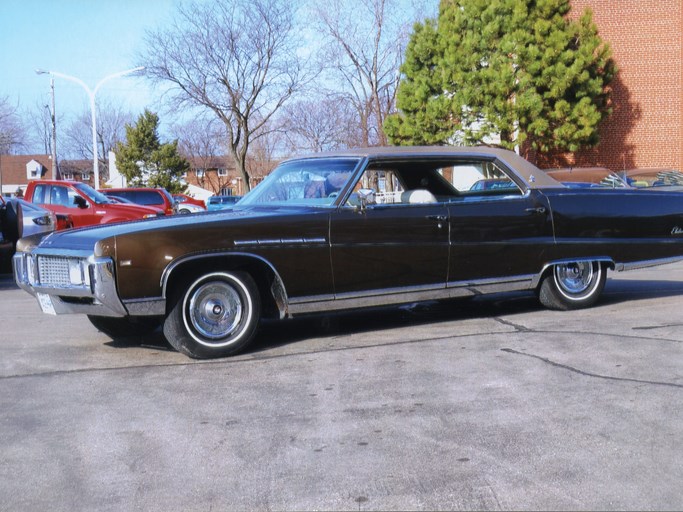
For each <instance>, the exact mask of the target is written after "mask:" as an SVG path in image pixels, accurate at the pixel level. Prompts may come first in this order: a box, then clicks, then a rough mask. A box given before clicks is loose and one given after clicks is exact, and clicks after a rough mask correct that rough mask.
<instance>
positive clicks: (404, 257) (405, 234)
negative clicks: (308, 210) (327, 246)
mask: <svg viewBox="0 0 683 512" xmlns="http://www.w3.org/2000/svg"><path fill="white" fill-rule="evenodd" d="M361 181H362V180H361ZM370 181H372V180H370ZM398 188H399V190H397V191H395V192H393V196H392V193H384V194H383V196H382V197H380V199H379V202H378V203H377V204H371V205H368V206H367V207H365V208H360V207H358V206H354V205H352V204H347V205H346V206H342V207H341V208H340V209H339V210H337V211H336V212H335V213H333V214H332V216H331V220H330V243H331V258H332V269H333V276H334V289H335V294H336V296H337V297H338V298H343V297H348V296H353V295H358V296H363V295H373V294H382V293H397V292H414V291H420V290H428V289H434V288H436V289H439V288H441V289H443V288H445V283H446V273H447V269H448V251H449V239H448V221H447V215H448V210H447V207H446V205H445V204H444V203H443V202H438V201H437V200H436V198H435V197H433V196H432V195H431V194H429V193H428V192H427V191H426V190H425V191H421V192H422V193H423V194H422V195H423V196H425V197H429V196H431V198H429V199H425V200H424V201H419V202H410V201H405V200H402V199H401V196H402V195H403V196H405V191H403V190H402V189H400V187H398Z"/></svg>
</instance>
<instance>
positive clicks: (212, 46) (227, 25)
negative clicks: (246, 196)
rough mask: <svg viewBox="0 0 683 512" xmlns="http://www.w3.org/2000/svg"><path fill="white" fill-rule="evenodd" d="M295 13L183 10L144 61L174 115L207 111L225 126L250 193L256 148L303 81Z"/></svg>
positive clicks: (275, 2)
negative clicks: (187, 108)
mask: <svg viewBox="0 0 683 512" xmlns="http://www.w3.org/2000/svg"><path fill="white" fill-rule="evenodd" d="M292 9H293V7H292V4H291V3H290V2H286V1H284V0H212V1H208V2H202V3H192V4H189V5H187V6H182V5H181V6H179V7H178V10H177V16H176V18H175V20H174V22H173V23H172V25H171V26H170V27H168V28H165V29H160V30H157V31H152V32H148V34H147V37H146V49H145V51H144V53H143V54H142V55H141V57H140V61H141V62H140V64H141V65H144V66H145V67H146V73H147V75H148V76H149V77H150V78H151V79H152V80H153V81H154V82H155V83H163V84H170V86H171V87H170V89H169V90H168V92H167V98H168V99H169V101H170V102H171V103H172V105H173V106H174V107H175V108H176V109H180V108H182V107H185V106H190V107H203V108H207V109H209V110H210V111H212V112H213V113H214V114H215V115H216V117H217V118H218V119H220V120H221V121H222V123H223V124H224V125H225V129H226V133H227V142H228V143H227V149H228V151H229V152H230V155H231V156H232V157H233V159H234V161H235V166H236V168H237V170H238V171H239V172H240V174H241V176H242V178H243V179H244V182H245V185H246V188H247V190H248V189H249V173H248V170H247V168H246V159H247V155H248V152H249V146H250V144H251V143H252V142H253V139H254V137H255V136H256V134H259V133H264V132H263V130H262V128H263V127H264V126H266V125H267V123H268V122H269V120H270V119H271V118H272V117H273V115H274V114H275V113H276V112H277V111H278V110H279V109H280V108H281V107H282V105H283V104H284V103H285V102H286V101H287V100H288V99H289V98H290V97H291V96H292V95H293V94H294V93H295V92H296V91H297V90H298V89H299V88H300V87H301V86H302V83H303V81H304V76H303V73H302V61H301V59H300V58H299V56H298V54H297V46H296V39H295V38H296V35H297V32H296V31H295V29H294V24H293V11H292Z"/></svg>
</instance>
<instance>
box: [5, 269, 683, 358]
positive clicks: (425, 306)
mask: <svg viewBox="0 0 683 512" xmlns="http://www.w3.org/2000/svg"><path fill="white" fill-rule="evenodd" d="M0 286H1V283H0ZM676 295H682V296H683V282H679V281H645V280H619V279H609V280H608V281H607V284H606V286H605V291H604V293H603V295H602V296H601V298H600V300H599V301H598V303H597V304H596V305H595V306H594V307H601V306H606V305H610V304H615V303H620V302H627V301H630V300H638V299H649V298H658V297H669V296H676ZM544 310H545V309H544V308H543V306H541V304H540V303H539V302H538V299H537V298H536V295H535V294H534V293H533V292H507V293H500V294H490V295H480V296H474V297H468V298H458V299H448V300H439V301H426V302H416V303H410V304H404V305H400V306H386V307H376V308H366V309H360V310H350V311H340V312H334V313H327V314H323V313H317V314H310V315H303V316H299V317H295V318H292V319H286V320H264V321H262V322H261V325H260V327H259V331H258V332H257V334H256V338H255V339H254V341H253V342H252V344H251V345H250V346H249V347H248V348H247V349H246V350H245V351H244V352H242V354H253V355H257V354H258V353H261V352H265V351H268V350H271V349H274V348H278V347H284V346H287V345H289V344H291V343H296V342H300V341H303V340H306V339H310V338H331V337H335V336H345V335H352V334H360V333H364V332H373V331H382V330H386V329H393V328H396V327H401V326H418V325H421V324H434V323H439V322H452V321H457V320H467V319H475V318H485V317H488V318H493V317H499V316H507V315H513V314H519V313H530V312H533V311H544ZM105 345H107V346H111V347H115V348H121V349H125V348H133V347H135V348H148V349H151V350H163V351H169V352H174V351H175V349H173V347H171V345H170V344H169V343H168V342H167V341H166V338H165V337H164V335H163V333H162V331H161V329H160V328H159V329H157V330H156V331H154V332H152V333H151V334H146V335H144V336H127V337H119V338H113V339H112V340H111V341H109V342H106V343H105Z"/></svg>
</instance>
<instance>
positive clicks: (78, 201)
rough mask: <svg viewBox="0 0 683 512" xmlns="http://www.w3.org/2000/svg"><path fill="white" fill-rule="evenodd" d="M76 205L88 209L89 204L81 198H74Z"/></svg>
mask: <svg viewBox="0 0 683 512" xmlns="http://www.w3.org/2000/svg"><path fill="white" fill-rule="evenodd" d="M74 204H75V205H76V206H78V207H79V208H81V209H83V208H87V207H88V203H87V202H86V201H85V199H83V198H82V197H81V196H76V197H74Z"/></svg>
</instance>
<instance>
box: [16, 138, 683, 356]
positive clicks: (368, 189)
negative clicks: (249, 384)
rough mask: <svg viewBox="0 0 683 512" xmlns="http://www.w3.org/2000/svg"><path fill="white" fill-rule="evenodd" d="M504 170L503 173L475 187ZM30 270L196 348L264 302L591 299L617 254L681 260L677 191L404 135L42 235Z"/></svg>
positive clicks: (241, 323)
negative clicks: (551, 171)
mask: <svg viewBox="0 0 683 512" xmlns="http://www.w3.org/2000/svg"><path fill="white" fill-rule="evenodd" d="M481 180H495V183H496V184H497V186H496V187H489V188H487V187H473V185H474V184H475V183H477V182H480V181H481ZM17 251H18V252H17V254H16V255H15V257H14V272H15V278H16V281H17V283H18V284H19V286H20V287H22V288H23V289H24V290H26V291H28V292H29V293H31V294H33V295H35V296H36V297H37V299H38V302H39V304H40V307H41V308H42V309H43V311H44V312H46V313H52V314H61V313H84V314H87V315H88V317H89V318H90V320H91V322H92V323H93V324H94V325H95V326H96V327H97V328H98V329H100V330H101V331H103V332H106V333H108V334H110V335H112V336H114V337H115V336H120V335H125V334H127V333H141V332H144V331H145V330H148V329H154V328H157V327H159V326H160V325H161V326H162V327H163V332H164V335H165V336H166V338H167V339H168V341H169V342H170V344H171V345H172V346H173V347H175V348H176V349H177V350H179V351H181V352H183V353H185V354H187V355H189V356H191V357H197V358H206V357H219V356H227V355H230V354H233V353H235V352H237V351H239V350H242V349H244V348H245V347H246V346H247V345H248V344H249V342H250V341H251V340H252V339H253V338H254V335H255V332H256V330H257V328H258V325H259V320H260V319H262V318H276V319H277V318H280V319H284V318H286V317H290V316H293V315H299V314H307V313H313V312H321V311H330V310H340V309H350V308H361V307H367V306H376V305H385V304H399V303H406V302H415V301H420V300H431V299H440V298H448V297H459V296H468V295H476V294H482V293H490V292H500V291H508V290H531V291H535V292H536V293H537V295H538V298H539V300H540V302H541V303H542V304H543V305H545V306H547V307H549V308H554V309H574V308H583V307H588V306H591V305H593V304H594V303H595V302H596V301H597V300H598V298H599V297H600V293H601V292H602V290H603V287H604V285H605V278H606V274H607V272H608V271H609V270H616V271H620V270H627V269H631V268H639V267H643V266H649V265H657V264H662V263H668V262H673V261H677V260H681V259H683V206H682V204H681V201H680V194H677V193H671V194H669V193H666V192H649V191H643V190H636V189H630V188H621V189H620V188H570V187H567V186H564V185H562V184H561V183H560V182H558V181H556V180H555V179H553V178H552V177H550V176H548V175H547V174H546V173H544V172H542V171H540V170H539V169H537V168H536V167H535V166H533V165H532V164H530V163H529V162H528V161H526V160H524V159H523V158H521V157H520V156H518V155H516V154H515V153H512V152H509V151H505V150H500V149H492V148H455V147H436V148H430V147H419V148H418V147H400V148H372V149H360V150H350V151H342V152H337V153H326V154H316V155H314V156H310V157H302V158H296V159H292V160H288V161H285V162H283V163H281V164H280V165H279V166H278V167H277V168H276V169H275V170H274V171H273V172H272V173H271V174H270V175H269V176H268V177H267V178H266V179H265V180H264V181H263V183H261V184H259V185H258V186H257V187H255V188H254V189H253V190H252V191H251V192H250V193H249V194H247V195H246V196H245V197H244V198H243V199H242V200H241V201H240V202H239V203H238V204H237V205H236V206H235V207H234V208H232V209H227V210H220V211H216V212H213V213H212V212H208V213H205V214H202V215H199V216H194V215H184V216H173V217H170V218H159V219H150V220H144V221H137V222H129V223H122V224H117V225H105V226H98V227H91V228H84V229H76V230H71V231H68V232H63V233H54V234H52V235H49V236H47V237H38V236H36V237H29V238H24V239H22V240H20V241H19V243H18V245H17Z"/></svg>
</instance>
